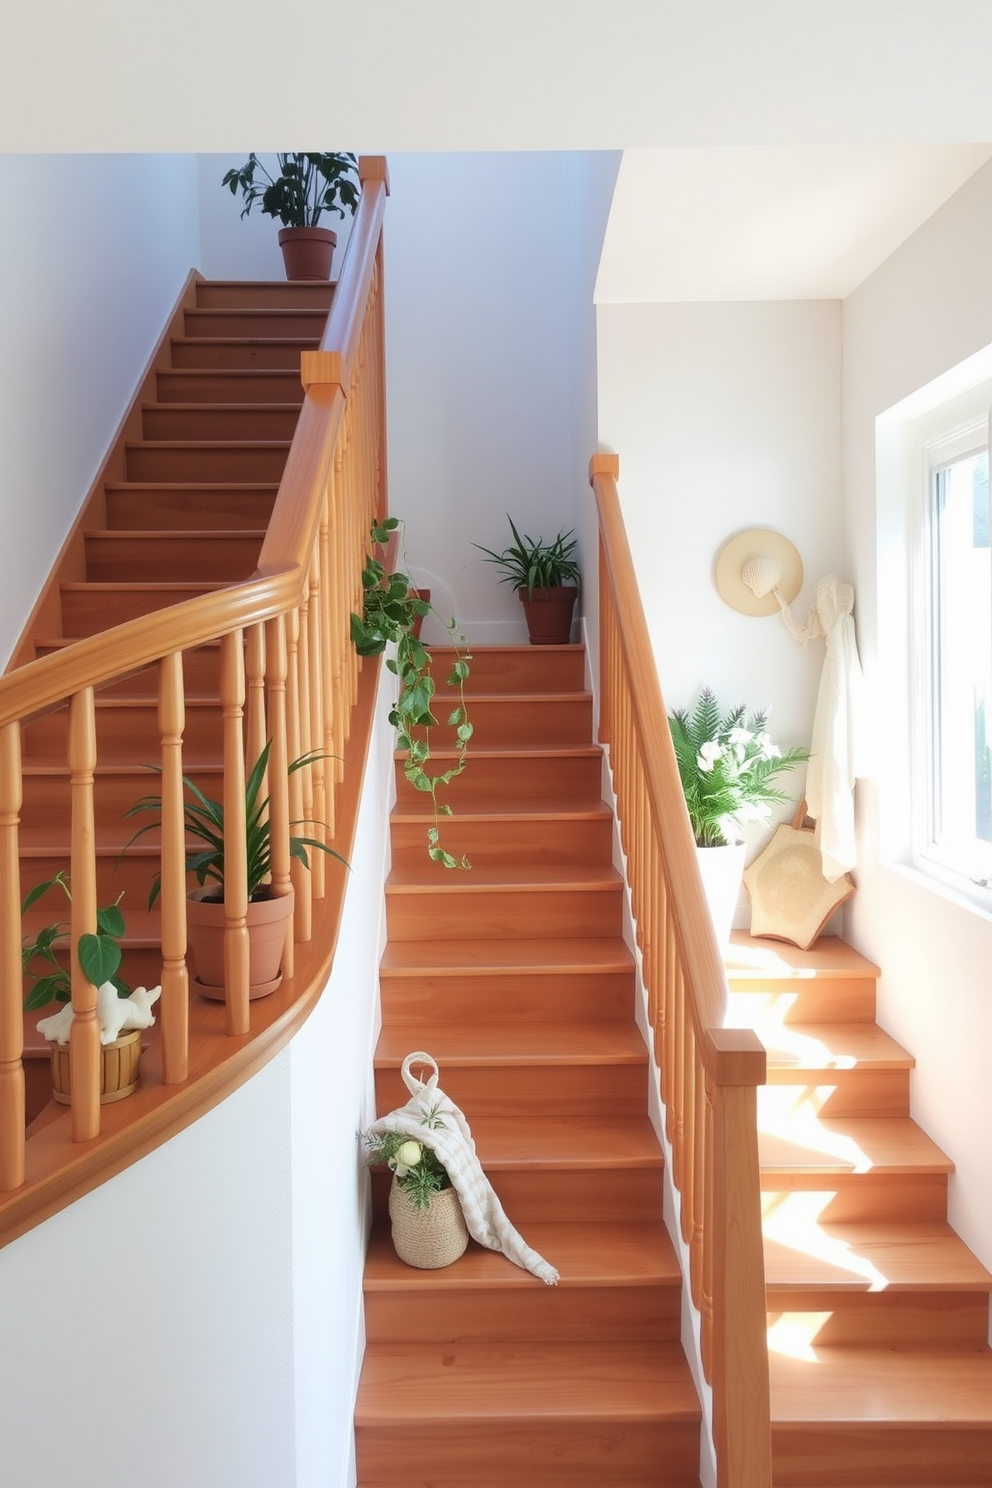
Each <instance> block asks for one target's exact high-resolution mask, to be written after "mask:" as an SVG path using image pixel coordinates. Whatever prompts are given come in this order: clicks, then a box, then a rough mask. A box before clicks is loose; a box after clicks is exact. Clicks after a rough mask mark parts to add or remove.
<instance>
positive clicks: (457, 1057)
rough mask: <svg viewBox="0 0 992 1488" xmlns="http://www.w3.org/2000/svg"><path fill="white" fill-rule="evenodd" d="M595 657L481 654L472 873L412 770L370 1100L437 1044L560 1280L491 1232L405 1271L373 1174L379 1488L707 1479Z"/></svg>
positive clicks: (398, 838) (460, 839)
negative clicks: (454, 856) (600, 729)
mask: <svg viewBox="0 0 992 1488" xmlns="http://www.w3.org/2000/svg"><path fill="white" fill-rule="evenodd" d="M438 654H439V665H438V669H437V670H438V675H439V676H441V675H447V672H446V662H447V656H446V655H440V653H438ZM584 664H585V656H584V651H583V649H582V648H581V647H577V646H567V647H536V648H535V647H528V646H522V647H500V648H493V649H488V648H487V649H485V650H477V651H476V652H475V653H474V660H473V662H472V676H471V682H470V689H471V694H470V707H471V714H472V719H473V722H474V724H475V727H476V733H475V737H474V739H473V745H472V754H471V760H470V763H469V766H468V768H467V769H466V771H465V774H464V775H463V776H461V777H460V778H459V779H458V780H457V781H456V782H455V783H454V784H453V786H452V789H451V800H452V804H453V806H454V808H455V810H456V812H457V816H456V817H454V818H452V819H451V820H450V821H446V822H445V823H444V825H443V833H444V839H445V843H446V845H447V846H448V847H449V848H450V850H451V851H453V852H456V853H459V854H460V853H462V852H465V853H467V854H468V856H469V858H470V860H471V862H472V865H473V866H472V869H471V871H470V872H465V873H462V872H449V871H445V870H444V869H441V868H438V867H437V865H435V864H433V863H431V862H430V861H429V860H428V858H427V851H426V830H427V818H426V817H425V816H424V815H423V808H422V805H421V804H420V802H421V801H422V799H423V798H420V800H418V799H417V798H416V797H415V794H414V793H413V792H412V791H410V790H409V788H408V787H407V785H406V782H405V780H404V779H403V777H402V772H399V776H398V805H397V807H396V810H395V812H394V815H393V821H392V845H393V866H392V871H391V873H390V876H389V879H388V881H387V885H386V896H387V916H388V937H389V939H388V945H387V948H386V952H385V955H384V958H383V962H382V968H381V982H382V1008H383V1029H382V1034H381V1037H380V1040H379V1045H378V1049H377V1051H376V1098H377V1106H378V1109H379V1111H380V1112H385V1111H387V1110H390V1109H392V1108H393V1107H394V1106H397V1105H400V1104H402V1103H404V1102H405V1100H406V1099H407V1094H406V1091H405V1089H404V1088H403V1086H402V1084H401V1082H400V1079H399V1073H398V1071H399V1065H400V1063H401V1062H402V1060H403V1058H404V1056H405V1055H406V1054H408V1053H409V1052H410V1051H411V1050H415V1049H426V1050H427V1051H428V1052H430V1053H431V1054H432V1055H433V1056H434V1058H435V1059H436V1060H437V1062H438V1064H439V1066H440V1072H441V1073H440V1085H441V1087H442V1089H444V1090H445V1091H446V1092H447V1093H448V1094H449V1095H450V1096H451V1097H452V1099H453V1100H455V1101H456V1102H457V1103H458V1104H459V1105H460V1106H462V1108H463V1109H464V1111H465V1113H466V1115H467V1117H468V1119H469V1122H470V1124H471V1126H472V1130H473V1135H474V1136H475V1138H476V1143H477V1147H478V1151H479V1155H480V1157H481V1160H482V1162H483V1165H484V1166H485V1168H486V1171H487V1173H488V1174H489V1176H490V1178H491V1179H492V1182H493V1186H494V1187H495V1189H496V1191H497V1193H498V1195H499V1197H500V1199H501V1201H502V1203H503V1205H504V1207H505V1208H506V1210H507V1213H508V1214H509V1216H510V1218H511V1220H512V1221H513V1223H514V1224H515V1225H517V1226H518V1228H519V1229H520V1230H521V1232H522V1233H523V1235H524V1238H525V1239H526V1240H527V1242H528V1244H530V1245H532V1246H534V1248H535V1249H537V1250H539V1251H540V1252H541V1254H542V1255H544V1256H545V1258H546V1259H547V1260H549V1261H550V1262H551V1263H552V1264H553V1265H555V1266H557V1267H558V1269H559V1271H560V1272H561V1283H560V1285H559V1286H557V1287H548V1286H545V1285H544V1284H543V1283H542V1282H541V1281H538V1280H537V1279H536V1278H535V1277H533V1276H531V1275H530V1274H529V1273H527V1272H525V1271H522V1270H520V1269H519V1268H517V1267H516V1266H514V1265H513V1264H512V1263H511V1262H510V1261H508V1260H506V1259H505V1258H504V1257H503V1256H501V1255H498V1254H494V1253H492V1252H489V1251H486V1250H484V1249H483V1248H481V1247H480V1246H477V1245H475V1244H474V1242H473V1243H471V1244H470V1247H469V1250H468V1252H467V1253H466V1254H465V1255H464V1256H463V1257H462V1259H461V1260H460V1261H458V1262H456V1264H455V1265H453V1266H451V1267H449V1268H446V1269H444V1270H440V1271H416V1270H412V1269H411V1268H410V1267H408V1266H405V1265H404V1264H403V1263H402V1262H400V1261H398V1260H397V1258H396V1256H395V1253H394V1252H393V1249H392V1245H391V1242H390V1238H389V1233H388V1220H387V1219H386V1217H385V1196H386V1189H385V1187H384V1186H383V1185H380V1184H378V1183H377V1184H374V1186H373V1189H374V1202H375V1211H376V1218H375V1225H374V1231H373V1236H372V1243H371V1248H370V1252H369V1257H368V1264H367V1267H366V1277H365V1307H366V1329H367V1337H368V1346H367V1352H366V1356H365V1365H364V1370H363V1374H362V1380H361V1385H360V1390H359V1397H358V1404H357V1411H356V1437H357V1451H358V1478H359V1484H360V1485H361V1488H427V1485H430V1488H468V1485H471V1488H510V1485H513V1488H546V1485H551V1484H568V1485H572V1488H594V1485H595V1488H599V1485H606V1484H624V1485H627V1488H648V1485H652V1488H655V1485H660V1484H667V1485H678V1488H688V1485H690V1484H693V1485H696V1484H698V1473H699V1439H700V1409H699V1404H698V1401H697V1398H696V1393H695V1390H694V1387H693V1384H692V1381H691V1377H690V1375H689V1371H688V1367H687V1365H686V1361H685V1358H684V1356H683V1354H682V1350H681V1346H680V1343H679V1332H680V1309H681V1282H680V1277H679V1273H678V1265H677V1262H676V1259H675V1256H674V1252H673V1250H672V1246H671V1244H670V1241H669V1239H668V1235H667V1232H666V1230H665V1228H664V1225H663V1223H662V1217H661V1211H662V1156H661V1151H660V1149H659V1146H658V1142H657V1140H656V1137H655V1134H654V1131H653V1129H652V1127H651V1124H650V1122H649V1120H648V1117H647V1084H646V1081H647V1057H646V1050H645V1047H644V1043H643V1040H642V1038H641V1036H640V1033H639V1032H638V1030H637V1028H636V1025H635V1023H634V970H633V961H632V958H631V954H630V952H629V950H628V948H627V946H626V944H625V942H624V939H623V936H622V924H623V896H622V884H621V881H620V878H619V875H618V874H617V872H616V870H615V869H614V867H613V865H612V857H611V854H612V823H611V816H610V812H609V810H608V808H607V807H606V805H605V804H604V802H603V800H602V788H601V786H602V774H601V772H602V760H601V754H600V750H599V749H598V748H597V747H596V746H594V745H593V743H592V742H591V740H592V732H591V724H592V708H591V698H590V696H589V694H588V693H587V692H586V690H585V684H584ZM377 1176H378V1175H377Z"/></svg>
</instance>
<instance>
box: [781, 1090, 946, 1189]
mask: <svg viewBox="0 0 992 1488" xmlns="http://www.w3.org/2000/svg"><path fill="white" fill-rule="evenodd" d="M758 1159H759V1163H760V1166H761V1174H762V1179H763V1180H764V1179H774V1178H776V1177H780V1176H782V1175H785V1174H788V1173H806V1174H822V1175H823V1176H824V1177H825V1178H826V1177H829V1176H830V1175H833V1174H855V1173H857V1174H861V1173H950V1172H953V1169H954V1164H953V1163H952V1162H951V1160H950V1158H949V1157H947V1155H946V1154H945V1153H943V1152H942V1151H941V1150H940V1148H939V1147H938V1146H937V1144H936V1143H935V1142H933V1141H931V1139H930V1138H929V1137H928V1136H927V1134H926V1133H925V1132H924V1131H923V1130H922V1129H921V1128H920V1127H919V1126H917V1125H916V1123H915V1121H912V1120H910V1118H909V1117H900V1116H892V1117H884V1116H883V1117H878V1116H865V1117H861V1116H851V1117H845V1118H843V1119H837V1120H830V1119H822V1118H818V1117H817V1116H816V1115H815V1114H814V1113H813V1111H812V1109H810V1110H808V1111H807V1112H806V1113H805V1114H804V1117H803V1120H802V1122H801V1124H800V1123H798V1122H796V1123H793V1127H792V1134H791V1135H790V1136H785V1135H780V1134H779V1133H772V1132H767V1131H759V1133H758ZM763 1186H764V1187H766V1188H767V1187H770V1186H773V1185H772V1184H770V1183H763Z"/></svg>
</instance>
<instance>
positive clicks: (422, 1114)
mask: <svg viewBox="0 0 992 1488" xmlns="http://www.w3.org/2000/svg"><path fill="white" fill-rule="evenodd" d="M414 1066H423V1067H424V1068H425V1069H429V1070H432V1071H433V1074H431V1075H430V1076H429V1078H428V1079H427V1080H426V1081H424V1080H418V1079H417V1077H416V1076H415V1075H414V1073H413V1068H414ZM400 1073H401V1074H402V1076H403V1082H404V1084H405V1085H406V1088H407V1090H409V1091H410V1099H409V1100H408V1101H407V1103H406V1105H405V1106H400V1107H399V1108H398V1109H397V1110H395V1111H390V1113H389V1115H388V1116H380V1118H379V1119H378V1121H374V1122H373V1123H372V1126H371V1128H370V1130H371V1131H373V1132H375V1133H377V1134H381V1133H382V1132H400V1133H401V1134H402V1135H403V1136H405V1137H413V1138H414V1140H415V1141H417V1142H423V1144H424V1145H425V1146H426V1147H431V1148H432V1149H433V1150H434V1151H435V1152H436V1153H437V1155H438V1158H439V1159H440V1161H441V1162H442V1163H443V1165H444V1169H445V1171H446V1173H447V1174H448V1177H449V1178H450V1179H451V1185H452V1187H453V1188H454V1190H455V1192H456V1193H457V1194H458V1198H459V1201H460V1203H461V1206H462V1213H463V1214H464V1216H465V1223H466V1225H467V1226H468V1232H469V1234H470V1235H471V1236H472V1238H473V1240H478V1242H479V1244H480V1245H485V1246H486V1248H487V1249H488V1250H498V1251H501V1252H502V1253H503V1255H505V1256H506V1258H507V1260H509V1261H512V1262H513V1263H514V1265H516V1266H522V1267H523V1269H524V1270H525V1271H532V1272H533V1274H534V1275H535V1276H539V1277H540V1279H541V1280H542V1281H544V1282H547V1284H548V1285H549V1286H554V1285H556V1283H557V1281H558V1272H557V1271H556V1270H555V1268H554V1267H553V1266H549V1265H548V1262H547V1261H546V1260H545V1259H544V1258H543V1256H539V1255H538V1253H537V1251H536V1250H532V1249H531V1248H530V1246H529V1245H528V1244H526V1242H525V1241H524V1239H523V1236H522V1235H521V1234H520V1233H519V1232H518V1231H517V1230H515V1229H514V1228H513V1225H512V1224H511V1223H510V1221H509V1220H508V1219H507V1217H506V1213H505V1211H504V1209H503V1206H502V1204H501V1203H500V1201H499V1199H498V1198H497V1197H496V1195H495V1193H494V1192H493V1188H492V1184H491V1183H490V1182H489V1179H488V1178H487V1177H486V1175H485V1173H484V1172H483V1171H482V1165H481V1163H480V1162H479V1159H478V1158H477V1157H476V1155H475V1142H474V1141H473V1140H472V1133H471V1131H470V1129H469V1124H468V1122H467V1121H466V1120H465V1117H464V1115H463V1114H462V1112H461V1111H460V1110H459V1109H458V1107H457V1106H456V1105H455V1103H454V1101H452V1100H449V1098H448V1097H447V1096H446V1095H445V1093H444V1091H443V1090H439V1089H438V1084H437V1081H438V1073H439V1071H438V1067H437V1065H436V1063H435V1062H434V1060H433V1059H432V1058H431V1056H430V1055H429V1054H425V1053H423V1051H422V1050H418V1051H417V1052H416V1053H414V1054H408V1055H407V1056H406V1058H405V1059H404V1061H403V1065H402V1069H401V1071H400Z"/></svg>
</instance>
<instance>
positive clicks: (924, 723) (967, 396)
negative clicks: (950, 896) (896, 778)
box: [906, 382, 992, 911]
mask: <svg viewBox="0 0 992 1488" xmlns="http://www.w3.org/2000/svg"><path fill="white" fill-rule="evenodd" d="M990 407H992V382H983V383H981V384H979V385H977V386H976V387H973V388H971V389H969V390H968V391H967V392H966V393H963V394H960V395H958V396H957V397H954V398H953V399H950V400H948V401H947V402H944V403H940V404H938V405H937V406H936V407H933V408H931V409H930V410H928V411H927V412H926V413H925V414H922V415H920V416H918V417H917V418H915V419H913V420H911V421H909V422H908V424H907V426H906V435H907V451H906V452H907V460H906V474H907V478H908V482H909V485H910V489H909V490H908V491H907V493H906V494H907V512H908V516H909V522H908V534H907V535H908V539H909V541H908V545H907V546H908V556H909V568H910V576H909V583H908V600H909V610H910V614H909V620H910V624H909V628H908V634H909V636H910V658H909V659H910V666H911V687H910V707H909V724H910V730H909V733H910V739H909V743H910V761H909V765H910V769H909V784H910V803H909V805H910V813H909V814H910V824H911V835H910V840H909V843H908V844H907V845H908V848H909V859H910V862H911V864H912V866H913V867H914V868H916V869H917V870H918V871H919V872H921V873H923V874H924V875H926V876H927V877H929V878H932V879H934V880H936V881H938V882H940V883H942V884H944V885H945V886H947V887H949V888H951V889H952V890H954V891H956V892H957V893H959V894H961V895H962V896H963V897H964V898H965V899H966V900H968V901H969V902H971V903H973V904H975V906H976V907H978V908H981V909H984V910H986V911H989V910H992V844H990V845H989V851H988V853H987V854H986V853H984V851H983V850H980V849H976V851H975V853H974V854H968V853H963V852H962V851H961V849H960V848H959V847H958V846H956V845H954V844H952V843H949V842H945V843H941V842H939V841H937V840H936V839H937V828H936V822H935V813H936V805H935V797H936V792H937V787H936V783H935V777H936V762H935V758H934V740H935V733H936V724H935V721H934V712H935V709H936V707H937V703H936V702H935V690H936V677H935V662H934V656H935V639H934V638H935V624H936V617H935V613H934V602H935V601H934V594H935V568H936V542H935V528H934V523H935V495H934V486H935V475H936V473H937V471H938V470H940V469H941V468H942V467H946V466H947V465H949V464H951V463H953V462H954V461H955V460H959V459H963V458H966V457H968V456H969V455H973V454H977V453H979V452H980V451H981V450H984V449H987V448H988V447H989V442H990V441H989V419H990ZM990 562H992V549H990ZM990 623H992V617H990Z"/></svg>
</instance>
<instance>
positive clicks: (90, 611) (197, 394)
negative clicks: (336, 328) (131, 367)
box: [15, 280, 333, 1121]
mask: <svg viewBox="0 0 992 1488" xmlns="http://www.w3.org/2000/svg"><path fill="white" fill-rule="evenodd" d="M332 296H333V285H330V284H317V283H280V282H271V283H269V282H265V283H262V282H248V281H245V282H219V281H205V280H198V281H196V282H195V285H194V287H193V289H192V290H191V293H190V295H189V297H188V303H186V304H184V305H183V306H182V307H181V308H180V310H179V311H178V312H177V315H176V316H175V318H174V319H173V321H172V323H171V325H170V327H169V329H168V331H167V333H166V335H165V336H164V337H163V340H162V342H161V344H160V346H159V349H158V351H157V353H156V356H155V357H154V359H153V365H152V366H151V367H150V369H149V372H148V374H147V376H146V378H145V380H144V382H143V385H142V387H141V389H140V390H139V393H138V396H137V398H136V400H135V403H134V405H133V406H132V409H131V411H130V413H129V415H128V416H127V418H126V420H125V422H124V425H123V426H122V429H121V432H120V434H119V437H118V439H117V441H116V443H115V445H114V447H113V449H112V450H111V452H110V454H109V456H108V458H107V461H106V463H105V466H104V468H103V471H102V472H101V476H100V477H99V479H98V481H97V483H96V485H95V486H94V488H93V490H92V491H91V493H90V496H89V498H88V501H87V503H86V506H85V508H84V512H83V515H82V518H81V520H80V522H79V524H78V525H77V529H76V530H75V532H74V533H73V535H72V536H71V537H70V540H69V542H68V543H67V545H66V548H65V550H64V552H63V556H62V561H61V564H60V567H59V568H58V570H57V571H56V572H55V574H54V576H53V579H52V580H51V581H50V583H49V585H48V588H47V589H46V591H45V593H44V595H43V597H42V599H41V601H40V602H39V605H38V606H37V608H36V611H35V615H34V617H33V621H32V624H31V625H30V627H29V631H28V633H27V634H26V636H25V637H24V638H22V642H21V644H20V646H19V648H18V652H17V654H16V657H15V660H16V661H18V662H23V661H26V660H30V659H31V658H32V657H33V656H36V655H37V656H41V655H46V654H48V653H49V652H51V651H53V650H57V649H60V648H62V647H64V646H66V645H67V644H68V643H69V642H70V641H73V640H76V639H79V638H81V637H84V636H90V635H95V634H97V633H98V632H100V631H103V630H105V629H107V628H108V627H110V626H113V625H115V624H117V623H118V622H120V621H122V620H125V619H129V618H132V617H134V616H137V615H143V614H148V613H150V612H152V611H155V610H158V609H161V608H162V607H163V606H166V605H170V604H173V603H175V602H177V601H178V600H182V599H187V598H190V597H192V596H194V595H197V594H201V593H203V592H205V591H208V590H210V589H217V588H221V587H223V586H224V585H225V584H230V583H233V582H236V581H238V580H241V579H246V578H248V577H249V576H250V575H251V574H252V573H253V572H254V570H255V567H256V564H257V560H258V554H259V549H260V547H261V544H262V540H263V538H264V536H265V529H266V525H267V523H268V519H269V515H270V513H271V510H272V506H273V503H274V501H275V496H276V491H277V489H278V485H279V480H280V477H281V475H282V470H283V466H284V464H285V461H286V456H287V454H288V451H289V446H290V442H291V440H292V436H293V431H294V429H295V426H296V422H297V419H298V417H299V411H300V407H301V405H302V402H303V388H302V385H301V383H300V353H301V351H303V350H307V349H314V348H316V347H317V346H318V344H319V340H320V336H321V333H322V331H323V327H324V323H325V321H326V318H327V313H328V310H329V309H330V305H331V299H332ZM218 664H219V648H218V647H217V646H206V647H203V648H201V649H200V650H198V651H193V652H188V653H187V654H186V656H185V659H184V668H185V678H186V689H187V693H186V730H185V737H184V768H185V769H186V771H187V773H189V774H191V775H193V776H194V777H195V778H196V779H197V781H198V782H199V783H201V784H203V785H204V786H205V788H207V789H208V790H210V788H211V786H216V785H217V784H218V782H219V781H220V778H221V760H222V748H221V714H220V707H219V701H218ZM157 690H158V677H157V672H156V671H155V670H151V671H147V672H143V673H140V674H138V675H136V676H132V677H129V678H127V679H126V680H124V681H122V682H119V683H117V684H115V685H114V686H112V687H110V688H107V689H106V690H105V691H104V692H102V693H101V694H99V696H98V698H97V704H96V712H97V719H96V727H97V748H98V760H99V763H98V766H97V778H96V827H97V838H98V847H97V851H98V894H99V897H98V902H99V903H100V904H101V905H102V904H105V903H109V902H112V901H113V900H114V899H116V897H117V895H118V894H120V893H121V892H122V891H123V893H124V898H123V901H122V905H121V907H122V909H123V910H124V912H125V917H126V920H127V926H128V937H127V940H126V942H125V947H124V954H125V962H124V966H123V967H122V971H123V973H124V975H125V976H126V977H127V979H128V980H129V981H130V982H131V983H132V984H133V985H137V984H138V983H140V982H145V983H146V984H151V983H154V982H156V981H158V980H159V979H160V975H161V970H160V968H161V955H160V950H159V928H158V918H157V915H155V914H151V915H150V914H149V913H148V912H147V910H146V907H145V906H146V901H147V898H148V889H149V885H150V883H151V880H152V878H153V876H154V874H155V873H156V871H157V869H158V866H159V847H158V842H157V838H156V837H155V836H154V835H151V834H150V835H149V836H148V837H145V838H143V839H142V840H141V842H140V843H138V844H136V845H135V846H133V847H131V848H129V849H128V850H127V852H126V853H124V854H123V856H122V849H123V847H124V844H125V843H126V842H127V839H128V838H129V837H130V835H131V832H132V830H133V826H134V824H133V823H130V822H128V821H126V820H125V818H124V812H125V811H126V810H127V808H128V807H129V806H130V805H131V804H132V803H133V802H134V801H135V800H136V799H137V798H138V797H139V796H141V795H144V794H146V793H148V792H149V791H153V790H154V789H155V777H154V776H151V775H150V774H149V772H148V769H147V766H148V765H149V764H154V763H155V762H156V761H157V760H158V758H159V749H160V746H159V731H158V721H157ZM67 717H68V714H67V709H65V708H63V709H62V710H60V711H59V712H56V713H51V714H48V715H46V716H45V717H43V718H40V719H37V720H36V721H34V722H32V723H29V724H27V725H26V727H24V729H23V731H22V738H23V757H24V806H23V811H22V824H21V835H20V867H21V884H22V892H25V893H26V892H27V890H28V888H30V887H31V886H32V885H34V884H35V883H38V882H39V881H42V880H44V879H46V878H49V877H51V876H52V875H53V874H54V873H55V872H56V871H57V870H59V869H60V868H61V869H66V870H68V866H69V775H68V770H67V766H66V737H67ZM63 908H64V905H63V904H59V903H57V902H56V900H55V896H54V893H50V894H49V895H48V896H46V898H45V899H43V900H42V901H41V902H40V903H39V904H38V905H36V906H35V907H34V908H33V909H32V910H31V911H29V917H28V921H27V925H28V928H29V929H30V928H31V927H33V926H35V925H42V924H47V923H49V922H50V921H51V920H53V919H56V918H60V917H62V910H63ZM49 1011H51V1009H45V1010H43V1012H42V1013H41V1014H27V1015H26V1018H25V1046H26V1047H25V1060H26V1069H27V1074H28V1119H29V1121H30V1120H31V1119H32V1118H33V1117H34V1116H36V1115H37V1114H38V1112H39V1110H40V1108H41V1107H42V1106H43V1105H44V1104H45V1102H46V1101H47V1099H48V1089H49V1087H48V1080H47V1045H45V1043H44V1041H43V1040H42V1039H41V1038H40V1037H39V1036H38V1035H37V1033H36V1031H35V1024H36V1022H37V1019H38V1017H39V1016H44V1015H45V1013H47V1012H49Z"/></svg>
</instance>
